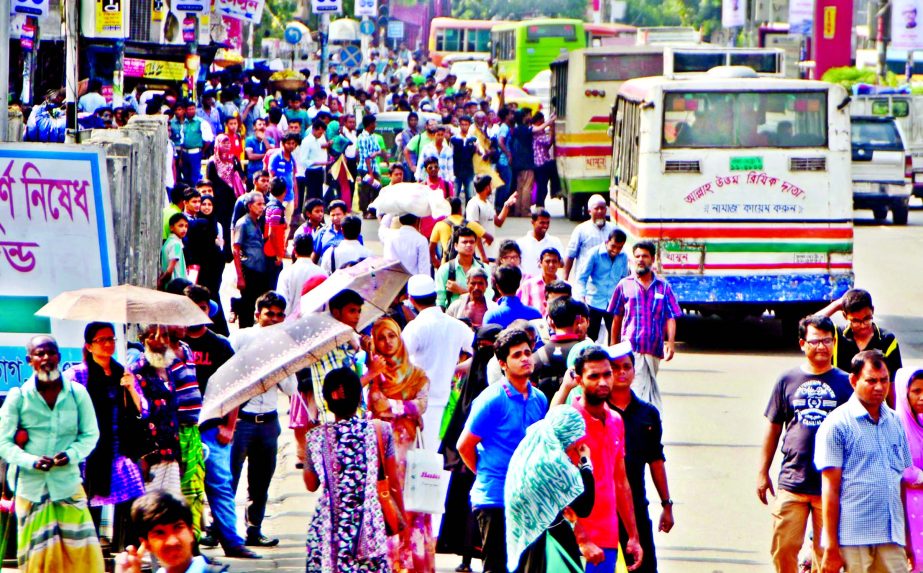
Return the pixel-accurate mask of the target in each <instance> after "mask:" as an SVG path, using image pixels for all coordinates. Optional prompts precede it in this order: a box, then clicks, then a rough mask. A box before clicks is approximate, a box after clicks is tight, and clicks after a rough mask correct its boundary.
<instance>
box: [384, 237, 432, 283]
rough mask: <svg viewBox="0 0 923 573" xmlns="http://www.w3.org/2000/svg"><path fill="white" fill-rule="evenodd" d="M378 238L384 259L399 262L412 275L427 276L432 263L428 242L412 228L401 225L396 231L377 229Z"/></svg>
mask: <svg viewBox="0 0 923 573" xmlns="http://www.w3.org/2000/svg"><path fill="white" fill-rule="evenodd" d="M378 237H379V238H380V239H381V242H382V243H383V244H384V251H383V252H384V257H385V258H386V259H394V260H397V261H400V262H401V264H402V265H404V268H405V269H407V272H409V273H410V274H411V276H412V275H429V274H430V271H431V269H432V262H431V261H430V258H429V241H427V240H426V237H424V236H423V235H422V234H420V232H419V231H417V230H416V229H414V228H413V227H408V226H407V225H402V226H401V227H400V228H397V229H389V228H386V227H385V225H381V226H379V227H378Z"/></svg>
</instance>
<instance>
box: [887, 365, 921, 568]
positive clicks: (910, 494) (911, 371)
mask: <svg viewBox="0 0 923 573" xmlns="http://www.w3.org/2000/svg"><path fill="white" fill-rule="evenodd" d="M894 391H895V395H896V402H897V404H896V406H897V408H896V409H897V414H898V416H900V418H901V422H903V424H904V433H905V434H906V435H907V443H908V444H910V457H911V459H912V460H913V465H911V466H910V467H909V468H907V469H906V470H904V484H903V485H904V514H905V515H904V517H905V519H906V520H907V542H908V544H907V550H908V556H909V553H912V554H913V557H912V561H913V569H912V571H913V572H914V573H916V572H918V571H923V364H910V365H908V364H905V365H904V367H903V368H901V369H900V370H898V371H897V373H896V374H895V375H894Z"/></svg>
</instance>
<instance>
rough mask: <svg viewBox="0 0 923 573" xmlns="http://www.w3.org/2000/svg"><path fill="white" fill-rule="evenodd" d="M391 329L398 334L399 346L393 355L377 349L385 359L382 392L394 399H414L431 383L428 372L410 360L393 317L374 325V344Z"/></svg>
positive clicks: (380, 320)
mask: <svg viewBox="0 0 923 573" xmlns="http://www.w3.org/2000/svg"><path fill="white" fill-rule="evenodd" d="M386 330H390V331H391V332H393V333H394V334H396V335H397V340H398V347H397V350H396V351H395V352H394V354H392V355H391V356H386V355H384V354H381V353H379V352H378V350H377V348H376V350H375V352H376V354H379V356H381V357H382V358H384V359H385V364H386V367H385V371H384V372H382V374H381V379H380V382H379V388H380V389H381V392H382V394H384V395H385V396H386V397H388V398H391V399H394V400H413V399H414V398H416V397H417V394H419V393H420V391H421V390H423V388H424V387H425V386H426V385H427V384H429V378H427V377H426V372H424V371H423V370H422V369H420V368H417V367H416V366H414V365H413V363H411V362H410V355H409V354H408V352H407V347H406V346H404V341H403V340H402V339H401V327H400V326H398V324H397V322H395V321H394V319H391V318H381V319H379V320H378V321H376V322H375V324H374V326H372V346H373V348H374V347H375V342H376V341H377V339H378V337H380V336H381V333H382V332H384V331H386Z"/></svg>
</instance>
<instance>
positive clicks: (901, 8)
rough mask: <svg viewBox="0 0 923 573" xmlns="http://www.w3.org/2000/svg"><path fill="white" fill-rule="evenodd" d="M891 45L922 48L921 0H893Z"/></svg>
mask: <svg viewBox="0 0 923 573" xmlns="http://www.w3.org/2000/svg"><path fill="white" fill-rule="evenodd" d="M891 46H892V47H894V48H898V49H900V50H919V49H923V0H893V2H892V4H891Z"/></svg>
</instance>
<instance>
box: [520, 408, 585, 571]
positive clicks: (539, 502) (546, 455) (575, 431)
mask: <svg viewBox="0 0 923 573" xmlns="http://www.w3.org/2000/svg"><path fill="white" fill-rule="evenodd" d="M585 434H586V422H584V420H583V416H581V415H580V413H579V412H578V411H577V410H575V409H574V408H573V407H572V406H566V405H564V406H555V407H554V408H551V409H550V410H549V411H548V415H546V416H545V418H544V419H543V420H540V421H538V422H536V423H535V424H533V425H532V426H530V427H529V429H528V430H527V431H526V437H525V438H523V440H522V442H520V443H519V446H518V447H517V448H516V451H515V452H513V457H512V458H510V465H509V470H508V475H510V476H518V477H519V479H508V480H506V485H505V487H504V491H503V501H504V504H505V509H506V555H507V561H506V566H507V568H508V569H509V570H510V571H515V570H516V568H517V566H518V565H519V557H520V556H521V555H522V553H523V551H525V550H526V548H527V547H528V546H529V545H531V544H532V543H533V542H534V541H535V540H536V539H538V538H539V536H541V534H542V533H544V532H545V530H546V529H548V527H550V526H551V525H552V524H554V522H555V520H556V519H557V516H558V514H559V513H561V511H563V510H564V508H565V507H567V506H568V505H570V504H571V503H572V502H573V501H574V500H575V499H577V496H579V495H580V494H581V493H583V478H581V477H580V470H579V469H577V466H575V465H574V464H573V462H571V460H570V458H569V457H568V455H567V452H566V451H565V450H566V449H567V448H568V447H570V446H571V445H572V444H573V443H574V442H576V441H577V440H579V439H580V438H582V437H583V436H584V435H585Z"/></svg>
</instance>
